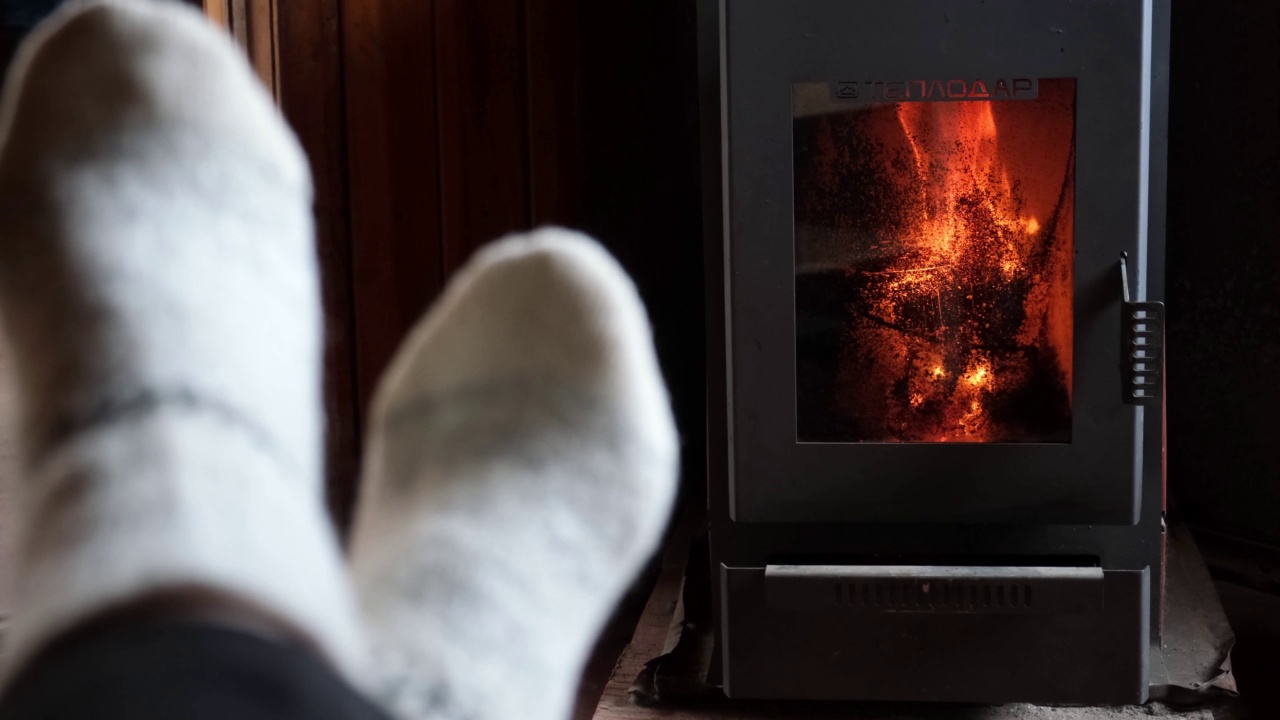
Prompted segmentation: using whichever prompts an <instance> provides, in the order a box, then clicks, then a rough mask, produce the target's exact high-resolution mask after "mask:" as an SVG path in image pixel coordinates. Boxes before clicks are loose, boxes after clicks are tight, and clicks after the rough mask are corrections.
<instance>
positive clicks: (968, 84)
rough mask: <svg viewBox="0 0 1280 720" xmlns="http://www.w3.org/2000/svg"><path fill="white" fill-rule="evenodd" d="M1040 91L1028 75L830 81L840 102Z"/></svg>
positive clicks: (1004, 96) (1010, 96)
mask: <svg viewBox="0 0 1280 720" xmlns="http://www.w3.org/2000/svg"><path fill="white" fill-rule="evenodd" d="M1039 94H1040V93H1039V84H1038V83H1037V82H1036V81H1035V80H1034V79H1031V78H992V79H978V80H867V81H863V82H854V81H845V82H836V83H832V84H831V98H832V99H833V100H836V101H840V102H936V101H947V100H953V101H955V100H1034V99H1036V97H1038V96H1039Z"/></svg>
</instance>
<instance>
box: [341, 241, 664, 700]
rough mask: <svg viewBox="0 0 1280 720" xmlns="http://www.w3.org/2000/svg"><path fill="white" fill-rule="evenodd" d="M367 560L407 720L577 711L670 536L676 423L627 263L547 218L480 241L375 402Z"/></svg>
mask: <svg viewBox="0 0 1280 720" xmlns="http://www.w3.org/2000/svg"><path fill="white" fill-rule="evenodd" d="M371 423H372V426H371V436H370V440H369V444H368V446H367V453H366V463H367V464H366V472H365V478H364V485H363V489H362V492H363V495H362V498H361V502H360V507H359V510H358V514H357V525H356V531H355V536H354V543H353V553H354V556H353V571H354V575H355V579H356V585H357V593H358V594H359V596H360V599H361V604H362V608H363V610H364V615H365V623H366V630H367V632H368V633H369V634H370V637H371V640H372V644H373V654H374V658H373V676H374V678H375V681H376V684H375V685H374V686H373V687H372V689H371V693H372V694H373V695H374V696H375V697H376V698H377V699H379V700H380V701H381V702H382V703H383V704H384V705H385V706H386V707H387V708H388V709H389V710H391V711H392V712H394V713H396V714H398V715H399V716H400V717H401V718H404V720H419V719H426V718H432V719H441V720H448V719H449V718H468V719H470V720H510V719H512V718H520V719H521V720H563V719H564V718H567V717H568V714H569V711H570V708H571V704H572V698H573V695H574V693H575V691H576V689H577V685H578V681H579V678H580V675H581V672H582V667H583V664H584V662H585V659H586V656H587V654H588V652H589V651H590V649H591V647H592V644H593V642H594V640H595V638H596V635H597V634H598V632H599V630H600V628H601V627H602V625H603V624H604V622H605V620H606V619H607V616H608V615H609V613H610V611H611V610H612V609H613V606H614V604H615V603H616V601H617V599H618V597H619V596H620V595H621V593H622V592H623V591H624V590H625V588H626V587H627V586H628V584H629V583H630V582H631V581H632V580H633V578H634V576H635V574H636V573H637V572H638V570H639V569H640V567H641V565H642V564H643V562H644V561H645V560H646V559H647V558H648V557H649V556H650V554H651V553H652V552H653V550H654V549H655V545H656V544H657V541H658V539H659V536H660V535H661V532H662V529H663V527H664V526H665V523H666V520H667V517H668V514H669V511H670V506H671V503H672V499H673V495H674V490H675V480H676V473H677V440H676V434H675V429H674V424H673V422H672V418H671V413H670V408H669V404H668V398H667V394H666V390H665V388H664V386H663V382H662V378H661V375H660V373H659V370H658V364H657V361H656V359H655V357H654V351H653V347H652V340H651V337H650V330H649V324H648V321H647V319H646V317H645V313H644V309H643V306H642V305H641V302H640V299H639V297H638V296H637V294H636V291H635V288H634V287H633V285H632V283H631V281H630V279H629V278H627V276H626V274H625V273H624V272H623V271H622V269H621V268H620V267H619V266H618V264H617V263H616V262H615V261H614V260H613V259H612V258H611V257H610V256H609V255H608V254H607V253H606V252H605V251H604V250H603V249H601V248H600V247H599V246H598V245H596V244H595V243H594V242H592V241H590V240H589V239H587V238H585V237H583V236H580V235H576V234H573V233H569V232H566V231H562V230H544V231H540V232H538V233H535V234H533V235H531V236H527V237H520V238H514V239H508V240H505V241H502V242H500V243H497V244H495V245H493V246H490V247H489V248H487V249H485V250H483V251H481V252H480V253H479V254H478V255H477V256H476V257H475V258H474V259H473V260H472V261H471V262H470V264H469V265H468V266H467V267H466V268H465V269H464V270H462V271H461V272H460V273H459V274H458V275H457V277H456V278H455V279H454V280H453V281H452V282H451V283H450V285H449V287H448V288H447V290H446V292H445V294H444V296H443V297H442V298H441V300H440V301H439V302H438V303H437V305H436V307H435V308H434V310H433V311H432V312H431V313H430V314H429V315H428V316H427V317H426V318H425V319H424V320H422V321H421V322H420V323H419V324H418V326H417V328H416V329H415V330H414V331H413V333H412V334H411V335H410V337H409V339H408V340H407V341H406V342H405V344H404V346H403V347H402V348H401V350H400V353H399V355H398V356H397V357H396V359H395V361H394V362H393V364H392V366H391V368H390V370H389V371H388V373H387V375H386V376H385V377H384V378H383V380H382V383H381V385H380V387H379V389H378V392H377V396H376V398H375V402H374V408H373V412H372V418H371Z"/></svg>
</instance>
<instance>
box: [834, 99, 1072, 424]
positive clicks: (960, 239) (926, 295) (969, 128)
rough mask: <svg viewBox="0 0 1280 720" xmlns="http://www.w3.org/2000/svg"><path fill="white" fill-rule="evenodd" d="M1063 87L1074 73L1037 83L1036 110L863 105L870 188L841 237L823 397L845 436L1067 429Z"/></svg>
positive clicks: (1067, 118) (1018, 105)
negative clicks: (868, 223)
mask: <svg viewBox="0 0 1280 720" xmlns="http://www.w3.org/2000/svg"><path fill="white" fill-rule="evenodd" d="M1060 82H1063V83H1065V82H1069V81H1060ZM1068 89H1069V90H1070V98H1071V102H1073V101H1074V85H1070V87H1069V88H1066V87H1058V86H1055V84H1054V81H1042V85H1041V93H1042V95H1044V94H1045V93H1046V92H1047V93H1049V95H1050V102H1049V103H1048V104H1047V105H1048V106H1049V107H1048V108H1047V109H1046V107H1045V105H1046V104H1045V103H1041V102H1040V101H1031V102H992V101H969V102H910V103H901V104H897V105H882V106H877V107H876V108H874V109H872V110H870V111H864V113H863V114H862V116H861V119H860V122H861V123H862V124H861V126H860V133H861V134H862V136H863V137H869V138H870V139H871V140H872V146H873V148H874V153H875V154H876V156H877V157H878V161H877V162H876V163H875V170H874V172H875V177H876V178H877V182H879V183H883V184H884V185H883V188H882V189H880V190H878V191H877V192H876V193H875V196H873V197H872V198H871V202H872V203H873V204H872V207H873V208H874V209H873V212H874V213H875V214H876V217H877V218H878V222H877V223H876V225H877V226H876V227H874V228H872V231H871V232H870V233H866V232H864V233H861V234H860V236H856V235H855V236H852V237H849V241H852V242H855V243H858V244H859V245H862V247H859V248H855V249H852V250H850V251H849V252H848V253H847V256H848V257H850V258H851V261H850V262H848V263H847V264H846V265H845V266H844V268H843V272H844V276H845V278H846V281H847V282H848V283H850V284H851V286H852V287H854V288H856V292H855V297H856V300H855V301H854V302H853V303H852V305H851V307H850V317H849V319H848V322H847V325H846V331H845V332H846V337H845V342H844V347H845V351H844V357H845V359H844V360H843V361H842V366H843V368H844V369H843V371H842V374H841V377H842V381H841V384H840V387H839V390H838V391H839V394H840V398H839V399H838V400H837V402H838V403H839V404H840V406H841V407H842V408H843V409H844V411H845V413H846V415H847V416H848V417H851V418H856V419H857V423H858V424H859V426H860V428H863V429H861V430H860V431H859V435H860V436H862V437H859V438H858V439H868V440H881V441H886V440H887V441H905V442H1016V441H1028V440H1032V441H1036V440H1040V441H1043V440H1060V439H1062V436H1063V433H1065V434H1066V438H1067V439H1069V437H1070V388H1071V371H1072V352H1071V349H1072V308H1071V303H1072V282H1073V279H1072V267H1073V237H1072V235H1073V229H1072V218H1071V209H1072V205H1073V172H1072V170H1071V166H1072V164H1073V160H1072V155H1073V151H1072V146H1073V143H1074V140H1073V135H1072V130H1073V128H1072V125H1073V121H1074V114H1073V113H1062V112H1061V110H1060V108H1061V107H1063V106H1064V104H1063V102H1062V99H1061V98H1059V102H1057V103H1055V102H1053V98H1052V96H1053V93H1054V92H1055V90H1056V91H1057V92H1059V93H1060V94H1065V93H1066V91H1067V90H1068ZM1037 106H1039V107H1037ZM1065 106H1066V107H1071V106H1070V105H1069V104H1066V105H1065ZM1055 107H1056V108H1058V109H1059V112H1058V113H1057V114H1056V115H1055V114H1054V113H1053V112H1051V110H1053V109H1054V108H1055ZM837 117H839V116H837ZM827 134H828V135H829V136H830V135H832V134H833V133H832V132H831V130H830V128H829V129H828V133H827ZM828 147H830V146H828ZM861 192H863V194H865V191H861ZM861 202H862V203H864V205H865V204H866V203H867V201H866V200H862V201H861ZM867 245H869V247H866V246H867ZM1037 405H1042V406H1044V407H1036V406H1037ZM1036 413H1042V414H1043V417H1035V415H1036ZM1054 417H1056V418H1057V419H1056V420H1055V419H1053V418H1054ZM1063 418H1065V420H1064V419H1063Z"/></svg>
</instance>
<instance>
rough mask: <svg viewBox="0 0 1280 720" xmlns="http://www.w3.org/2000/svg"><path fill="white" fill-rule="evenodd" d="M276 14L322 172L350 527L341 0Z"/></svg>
mask: <svg viewBox="0 0 1280 720" xmlns="http://www.w3.org/2000/svg"><path fill="white" fill-rule="evenodd" d="M275 20H276V22H275V30H276V32H275V36H276V42H277V43H278V55H277V57H278V61H279V77H280V80H281V82H280V87H279V97H280V103H281V108H282V110H283V111H284V114H285V117H286V118H288V120H289V122H290V123H291V124H292V125H293V128H294V130H295V131H296V132H297V134H298V137H299V139H300V140H301V142H302V145H303V147H304V148H305V149H306V151H307V155H308V156H309V158H310V160H311V171H312V175H313V176H314V178H315V204H316V230H317V233H316V234H317V237H316V242H317V251H318V254H319V258H320V265H321V280H322V283H323V286H322V291H323V294H324V307H325V331H326V333H325V334H326V337H325V385H326V392H325V410H326V414H327V416H328V447H327V453H326V460H327V468H328V480H329V482H328V488H329V505H330V509H331V511H332V512H333V514H334V517H335V520H336V521H337V522H338V524H339V526H340V527H343V528H345V527H346V525H347V522H348V521H349V519H350V510H351V507H352V503H353V500H354V497H355V487H356V478H357V474H358V454H359V440H360V436H359V428H358V425H357V396H356V386H355V355H354V349H355V344H354V326H353V324H354V316H353V312H352V307H353V306H352V301H353V293H352V288H351V246H350V242H349V237H348V227H347V224H348V223H347V156H346V153H345V144H346V127H345V124H344V117H345V108H344V106H343V88H342V56H341V27H340V24H339V20H340V18H339V15H338V0H287V2H284V3H281V4H280V5H279V7H278V15H277V16H276V18H275Z"/></svg>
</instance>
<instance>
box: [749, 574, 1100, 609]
mask: <svg viewBox="0 0 1280 720" xmlns="http://www.w3.org/2000/svg"><path fill="white" fill-rule="evenodd" d="M765 582H766V596H767V599H768V602H769V605H770V606H771V607H776V608H780V609H792V610H819V609H823V608H827V609H832V608H839V609H843V610H848V611H855V612H880V613H957V614H978V613H987V614H1030V613H1054V612H1091V611H1096V610H1100V609H1101V608H1102V606H1103V596H1102V587H1103V586H1102V570H1101V569H1100V568H1092V567H1090V568H1062V567H934V566H805V565H770V566H768V567H766V569H765Z"/></svg>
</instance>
